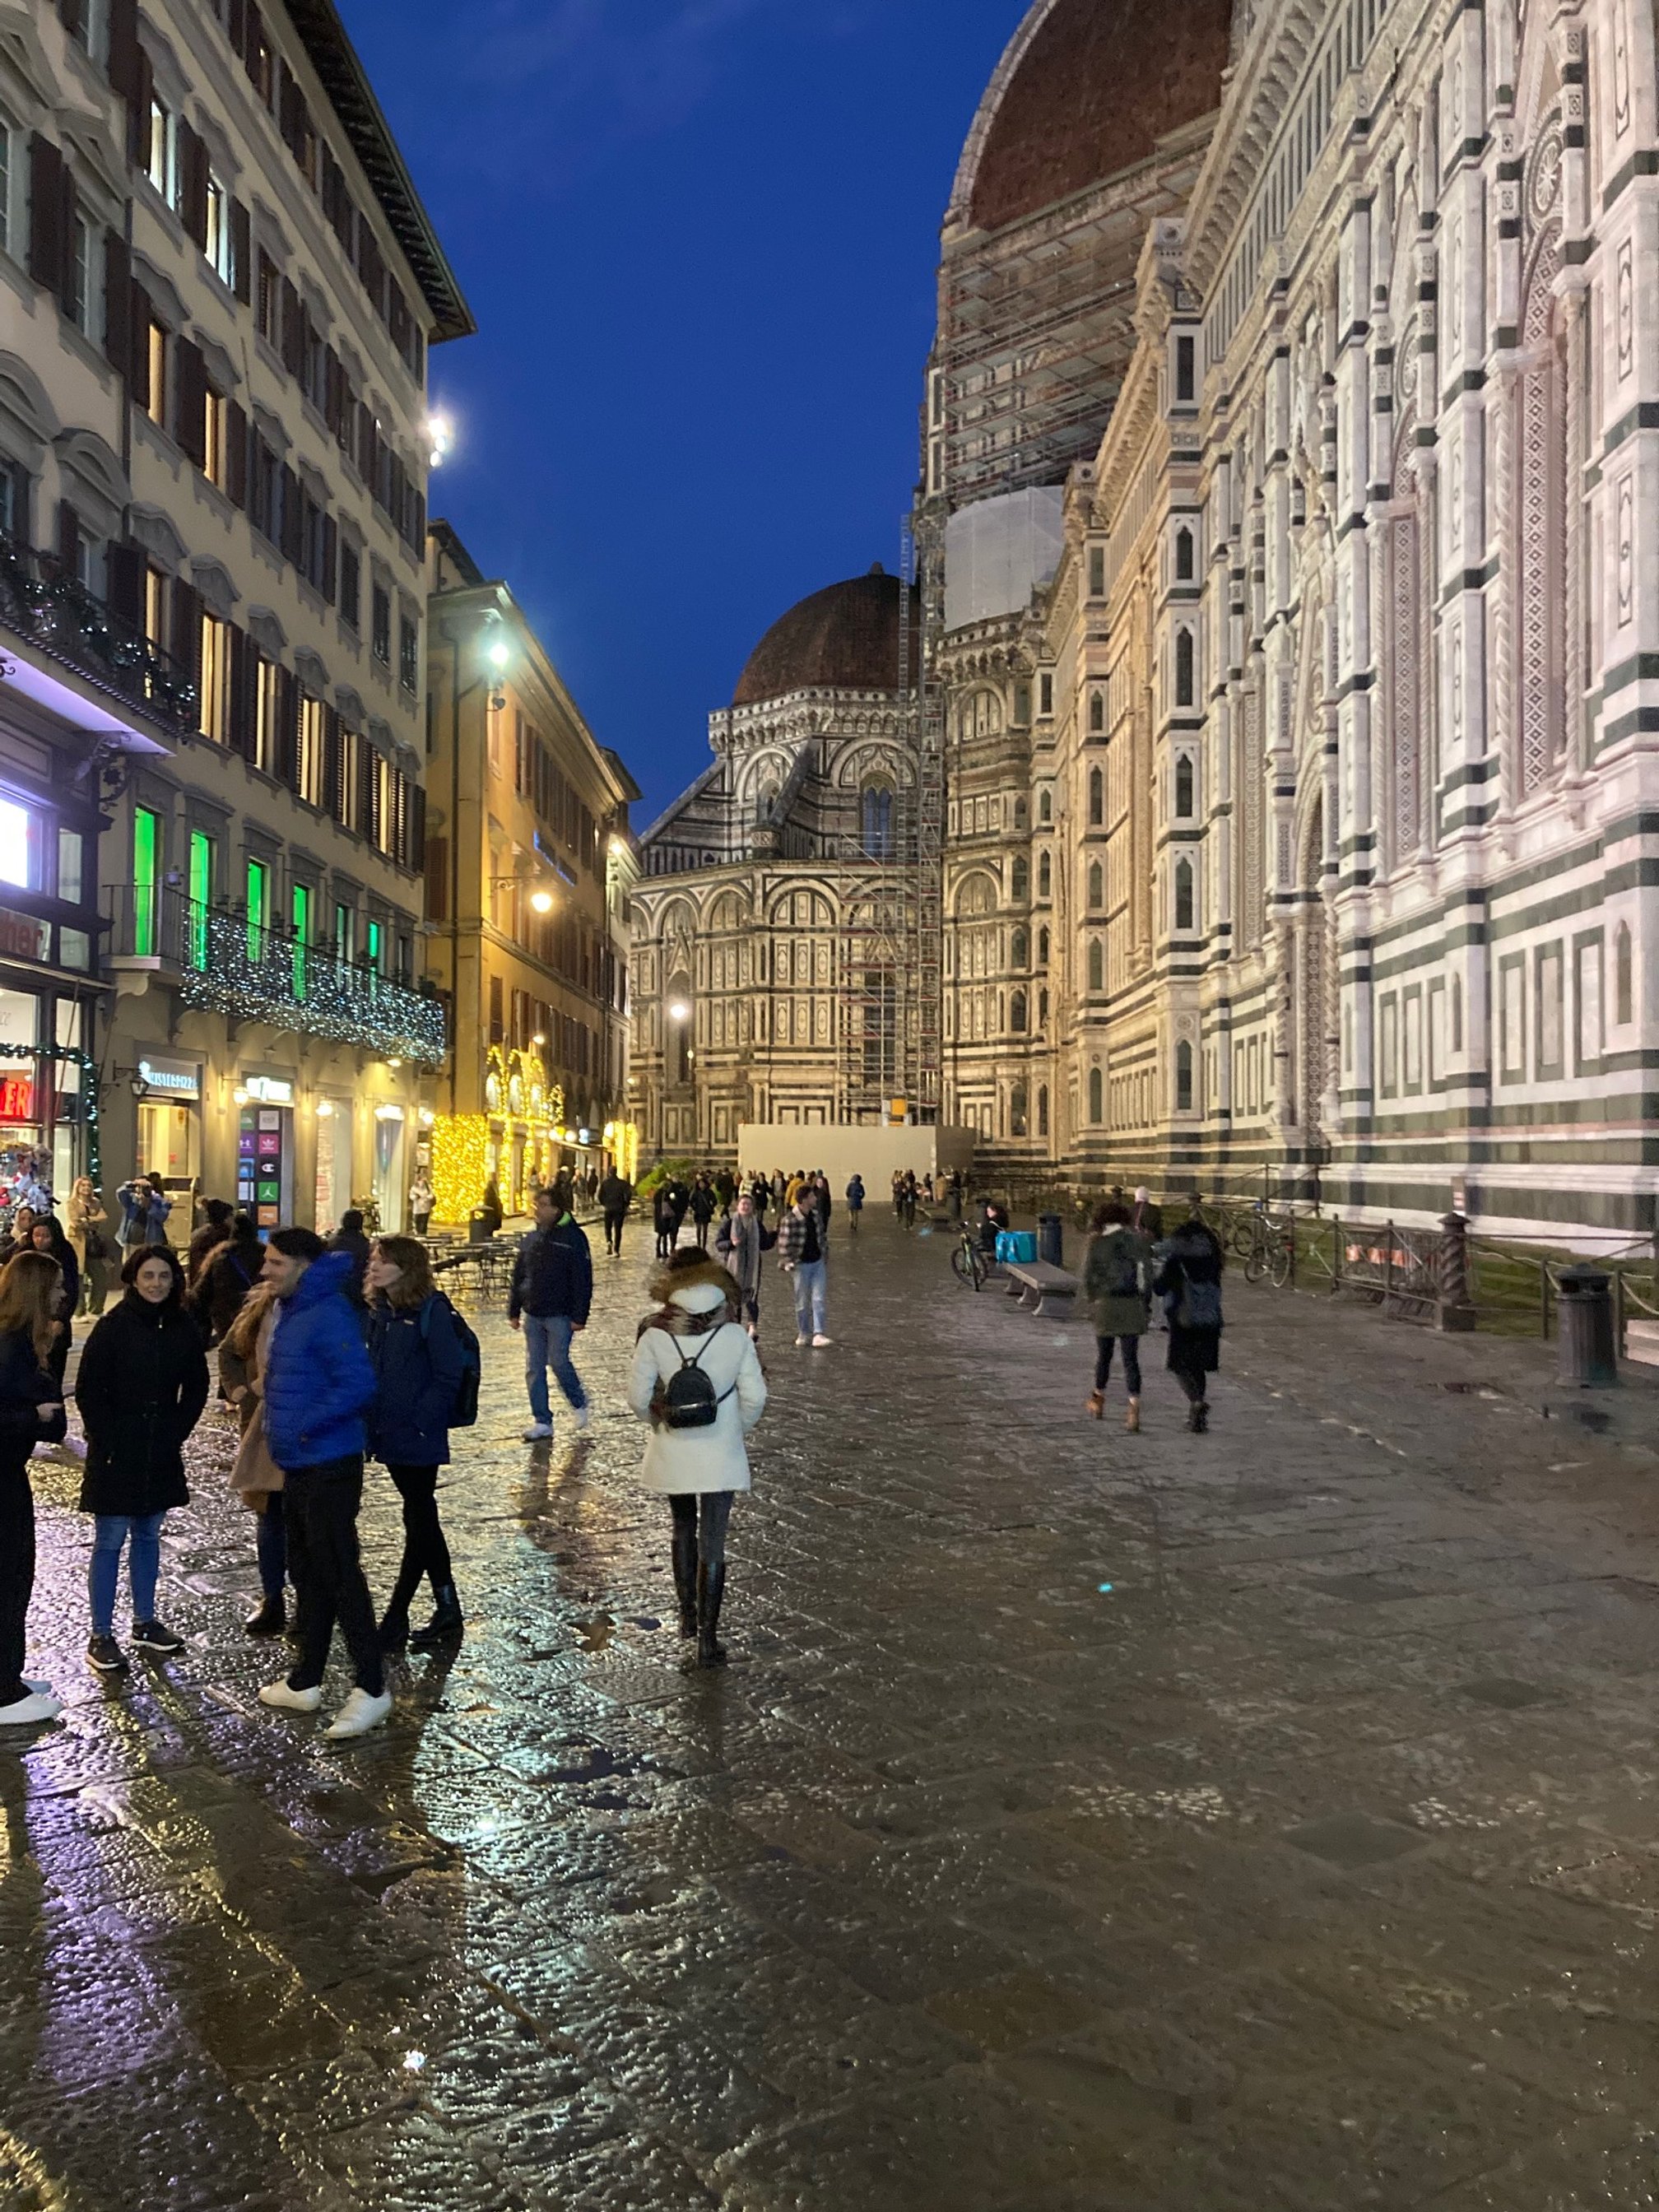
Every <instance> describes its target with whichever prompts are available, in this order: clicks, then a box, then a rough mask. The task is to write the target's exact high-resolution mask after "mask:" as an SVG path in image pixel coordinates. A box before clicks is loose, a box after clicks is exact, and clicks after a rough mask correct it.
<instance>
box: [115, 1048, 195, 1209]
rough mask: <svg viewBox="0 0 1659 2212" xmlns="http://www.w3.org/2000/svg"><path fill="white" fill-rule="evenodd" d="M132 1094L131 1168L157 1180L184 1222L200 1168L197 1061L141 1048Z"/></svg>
mask: <svg viewBox="0 0 1659 2212" xmlns="http://www.w3.org/2000/svg"><path fill="white" fill-rule="evenodd" d="M132 1094H133V1097H134V1099H135V1100H136V1101H137V1109H138V1110H137V1157H136V1159H135V1161H134V1171H135V1173H137V1174H138V1175H147V1176H151V1177H152V1178H154V1179H155V1181H157V1182H160V1183H161V1187H162V1188H163V1189H164V1190H166V1192H167V1194H168V1196H169V1197H170V1198H171V1199H172V1200H173V1206H174V1209H175V1218H176V1219H179V1220H181V1221H188V1220H189V1219H190V1218H191V1201H192V1200H193V1199H194V1196H195V1194H196V1191H197V1187H198V1184H199V1182H200V1179H201V1173H202V1063H201V1062H200V1060H177V1059H174V1058H172V1057H171V1056H169V1055H168V1054H166V1053H162V1052H141V1053H140V1054H139V1055H138V1066H137V1073H136V1074H135V1075H134V1076H133V1078H132Z"/></svg>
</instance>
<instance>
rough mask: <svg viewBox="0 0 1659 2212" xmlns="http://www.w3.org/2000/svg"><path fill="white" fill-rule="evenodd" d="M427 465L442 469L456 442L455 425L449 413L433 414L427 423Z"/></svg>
mask: <svg viewBox="0 0 1659 2212" xmlns="http://www.w3.org/2000/svg"><path fill="white" fill-rule="evenodd" d="M426 441H427V465H428V467H429V468H435V469H441V468H442V466H443V465H444V463H445V462H446V461H447V459H449V456H450V453H451V452H452V451H453V447H454V444H455V426H454V424H453V422H451V421H450V419H449V417H448V416H447V415H431V416H428V417H427V425H426Z"/></svg>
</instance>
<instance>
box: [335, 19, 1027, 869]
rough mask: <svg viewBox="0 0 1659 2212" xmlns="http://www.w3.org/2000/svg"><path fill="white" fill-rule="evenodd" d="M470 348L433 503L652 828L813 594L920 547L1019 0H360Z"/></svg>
mask: <svg viewBox="0 0 1659 2212" xmlns="http://www.w3.org/2000/svg"><path fill="white" fill-rule="evenodd" d="M342 13H343V16H344V19H345V21H346V25H347V28H348V29H349V32H350V33H351V35H352V37H353V39H354V40H356V44H357V46H358V50H359V52H361V53H362V58H363V60H364V63H365V64H366V66H367V68H368V73H369V76H370V77H371V79H372V81H373V82H374V87H375V89H376V91H377V92H378V93H379V94H380V100H381V102H382V105H383V106H384V107H385V109H386V114H387V117H388V118H389V120H390V122H391V125H392V129H393V131H395V132H396V134H397V136H398V140H399V142H400V143H401V145H402V147H403V149H404V155H405V158H406V159H407V161H408V163H409V167H410V173H412V175H413V177H414V179H415V182H416V187H417V189H418V190H419V191H420V192H421V194H422V197H423V199H424V200H425V202H426V204H427V206H428V210H429V211H430V213H431V215H432V217H433V220H434V222H435V225H436V228H437V230H438V234H439V235H440V237H441V239H442V240H443V242H444V245H445V246H446V248H447V252H448V253H449V256H450V258H451V260H452V262H453V264H454V266H455V269H456V270H457V272H458V274H459V278H460V282H461V285H462V289H464V290H465V294H466V295H467V298H468V300H469V301H470V302H471V307H472V311H473V313H474V315H475V317H476V318H477V324H478V335H477V337H473V338H466V339H463V340H461V341H460V342H459V343H456V344H453V345H448V346H441V347H439V348H437V349H435V351H434V353H433V356H432V379H431V381H432V394H433V399H434V403H435V405H437V406H439V407H441V408H442V409H444V410H446V411H447V412H448V413H449V414H450V415H451V416H453V419H454V422H455V429H456V450H455V453H454V454H453V458H452V459H451V460H450V461H449V463H448V464H447V465H446V466H445V467H444V468H443V469H442V470H441V471H439V472H438V474H437V475H436V476H435V477H434V479H433V483H432V486H431V508H432V513H434V514H435V515H444V516H447V518H448V519H449V520H451V521H452V522H453V523H454V524H455V526H456V527H457V528H458V529H459V531H460V532H461V535H462V537H463V538H465V541H466V543H467V544H468V546H469V547H470V549H471V552H472V554H473V556H474V557H475V558H476V560H477V562H478V565H479V566H480V568H483V571H484V573H485V574H487V575H491V576H504V577H505V578H506V579H507V581H508V582H509V583H510V584H511V585H512V586H513V590H514V592H516V593H517V595H518V597H519V599H520V601H521V602H522V603H523V605H525V606H526V608H527V609H528V610H529V612H530V614H531V617H532V620H533V621H534V622H535V623H536V625H537V628H538V630H539V632H540V634H541V636H542V639H543V641H544V643H545V645H546V646H547V648H548V650H549V651H550V653H551V654H552V657H553V659H554V660H555V661H556V663H557V665H558V666H559V668H560V670H561V671H562V674H563V676H564V678H565V680H566V682H567V683H568V685H569V686H570V689H571V690H572V692H573V693H574V696H575V698H576V700H577V702H578V703H579V704H580V707H581V708H582V710H583V712H584V713H585V714H586V716H587V719H588V720H589V722H590V724H591V725H592V729H593V732H594V734H595V735H596V736H597V737H598V738H599V741H600V742H601V743H602V744H611V745H614V746H615V747H616V748H617V751H619V752H620V753H621V754H622V756H623V758H624V759H625V760H626V761H627V762H628V763H629V767H630V768H631V769H632V770H633V772H634V775H635V778H636V779H637V781H638V782H639V783H640V785H641V788H642V789H643V790H644V792H645V793H646V798H645V802H644V804H643V805H640V806H638V807H636V808H635V823H636V826H640V827H643V826H644V825H645V824H646V823H648V822H650V821H651V820H652V819H653V817H655V816H656V815H657V814H658V813H659V811H661V810H662V808H663V807H664V806H665V805H666V804H667V803H668V801H669V800H670V799H671V798H672V797H673V796H674V795H675V793H677V792H678V790H679V789H680V788H681V787H683V786H684V784H686V783H688V782H689V781H690V780H691V779H692V777H693V776H695V775H698V774H699V773H700V772H701V771H702V769H703V768H704V767H705V766H706V765H707V764H708V726H707V717H708V713H709V711H710V709H711V708H716V707H720V706H724V705H725V704H726V701H727V700H728V699H729V698H730V696H731V693H732V685H733V684H734V683H735V682H736V680H737V678H738V672H739V671H740V670H741V668H742V666H743V663H744V659H746V658H747V656H748V653H749V651H750V647H752V646H753V645H754V643H755V642H756V641H757V639H758V638H759V636H760V635H761V633H762V632H763V630H764V629H765V628H766V627H767V625H768V623H770V622H771V621H772V620H773V618H774V617H775V616H777V615H779V614H781V612H782V611H783V610H784V609H785V608H786V607H787V606H788V605H792V604H793V601H795V600H796V599H799V598H801V597H802V596H803V595H804V594H805V592H810V591H815V590H817V587H818V586H820V585H822V584H826V583H830V582H833V581H835V580H836V579H837V578H839V577H842V576H848V575H854V574H860V573H861V572H862V571H863V570H865V569H866V568H869V566H870V564H871V563H872V562H873V561H881V562H884V563H885V564H886V566H887V567H888V568H895V567H896V564H897V561H898V544H899V519H900V516H901V515H902V513H903V512H904V510H905V509H906V507H908V502H909V498H910V493H911V489H912V487H913V484H914V483H915V473H916V420H917V409H918V407H919V405H920V403H921V386H922V369H923V363H924V361H925V358H926V355H927V347H928V344H929V343H930V341H931V338H932V335H933V302H934V270H935V265H936V259H937V252H938V241H939V220H940V217H941V216H943V214H944V211H945V201H946V198H947V197H948V195H949V191H950V186H951V176H952V174H953V173H954V170H955V167H956V162H957V156H958V155H959V153H960V151H961V148H962V143H963V138H964V137H965V136H966V134H967V131H968V129H969V125H970V123H971V122H972V120H973V116H974V112H975V107H976V106H977V105H978V102H979V99H980V97H981V93H982V92H983V90H984V88H985V85H986V82H987V80H988V78H989V76H990V74H991V72H992V70H994V67H995V65H996V63H997V59H998V58H999V56H1000V53H1001V52H1002V49H1003V47H1004V46H1005V45H1006V42H1007V40H1008V39H1009V38H1010V37H1011V36H1012V33H1013V32H1014V30H1015V29H1016V28H1017V27H1018V23H1019V21H1020V19H1021V17H1022V15H1024V0H479V4H474V5H471V6H469V7H465V8H457V7H456V6H455V5H454V0H342Z"/></svg>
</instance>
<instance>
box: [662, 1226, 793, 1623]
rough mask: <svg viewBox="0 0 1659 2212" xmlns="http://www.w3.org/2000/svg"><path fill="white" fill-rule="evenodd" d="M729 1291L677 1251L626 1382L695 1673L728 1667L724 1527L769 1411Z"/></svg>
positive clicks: (721, 1274)
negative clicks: (664, 1509) (667, 1525)
mask: <svg viewBox="0 0 1659 2212" xmlns="http://www.w3.org/2000/svg"><path fill="white" fill-rule="evenodd" d="M677 1261H678V1262H688V1261H689V1263H690V1264H689V1265H680V1264H676V1262H677ZM651 1295H652V1296H653V1297H654V1298H655V1299H656V1300H657V1311H656V1312H654V1313H653V1314H652V1315H650V1316H647V1319H646V1320H645V1321H644V1322H641V1327H640V1334H639V1340H638V1341H637V1343H636V1344H635V1347H634V1364H633V1367H632V1368H631V1370H629V1377H628V1402H629V1405H630V1406H631V1407H632V1408H633V1410H634V1411H635V1413H637V1414H638V1415H639V1417H640V1419H641V1420H642V1421H649V1422H650V1424H651V1435H650V1438H649V1440H648V1442H647V1444H646V1448H645V1458H644V1462H643V1463H642V1465H641V1468H640V1480H641V1482H643V1483H644V1485H645V1486H646V1488H647V1490H650V1491H653V1492H656V1493H657V1495H658V1496H659V1497H665V1498H667V1500H668V1504H669V1510H670V1512H671V1515H672V1516H673V1542H672V1557H673V1565H674V1591H675V1595H676V1596H677V1598H678V1601H679V1614H680V1621H679V1626H680V1634H681V1636H682V1637H683V1638H686V1639H687V1640H688V1641H689V1640H690V1638H692V1637H694V1636H695V1637H696V1640H697V1650H696V1663H697V1665H698V1666H699V1667H723V1666H724V1665H725V1664H726V1650H725V1647H724V1645H722V1644H721V1643H720V1633H719V1632H720V1607H721V1604H722V1602H723V1601H724V1599H725V1596H726V1529H727V1526H728V1523H729V1522H730V1519H731V1514H732V1500H733V1498H735V1497H736V1496H737V1494H738V1492H739V1491H743V1490H747V1489H748V1488H749V1486H750V1473H749V1453H748V1449H747V1444H746V1442H745V1439H746V1438H747V1437H748V1435H749V1432H750V1430H751V1429H753V1427H754V1426H755V1424H756V1423H757V1421H758V1420H759V1419H760V1417H761V1415H762V1413H763V1412H764V1411H765V1410H766V1378H765V1376H763V1374H762V1372H761V1364H760V1359H759V1357H758V1355H757V1352H756V1350H755V1342H754V1339H753V1338H752V1337H751V1336H750V1334H748V1332H747V1331H746V1330H744V1329H743V1328H738V1326H737V1325H736V1324H735V1323H734V1322H732V1307H731V1297H732V1283H731V1281H730V1280H729V1279H728V1278H727V1276H726V1273H725V1271H724V1270H723V1269H722V1268H720V1267H717V1266H716V1265H715V1263H714V1261H712V1260H709V1259H708V1258H707V1257H706V1256H705V1255H703V1254H701V1253H679V1254H677V1255H675V1260H674V1261H669V1262H668V1263H667V1264H666V1265H665V1266H664V1267H661V1268H659V1270H658V1272H657V1273H656V1274H655V1275H654V1276H653V1278H652V1281H651Z"/></svg>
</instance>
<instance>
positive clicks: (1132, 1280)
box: [1105, 1237, 1140, 1298]
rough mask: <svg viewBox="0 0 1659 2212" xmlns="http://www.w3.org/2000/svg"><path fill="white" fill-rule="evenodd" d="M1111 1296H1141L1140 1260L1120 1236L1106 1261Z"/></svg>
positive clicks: (1109, 1295)
mask: <svg viewBox="0 0 1659 2212" xmlns="http://www.w3.org/2000/svg"><path fill="white" fill-rule="evenodd" d="M1105 1295H1106V1296H1107V1297H1109V1298H1138V1297H1139V1296H1140V1262H1139V1261H1138V1260H1137V1259H1136V1258H1135V1255H1134V1254H1133V1252H1132V1251H1131V1250H1130V1249H1129V1246H1128V1244H1127V1242H1126V1241H1125V1240H1124V1239H1123V1238H1121V1237H1120V1238H1119V1239H1118V1240H1117V1242H1116V1243H1115V1246H1114V1247H1113V1249H1112V1252H1111V1254H1110V1256H1109V1259H1108V1261H1107V1263H1106V1291H1105Z"/></svg>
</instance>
